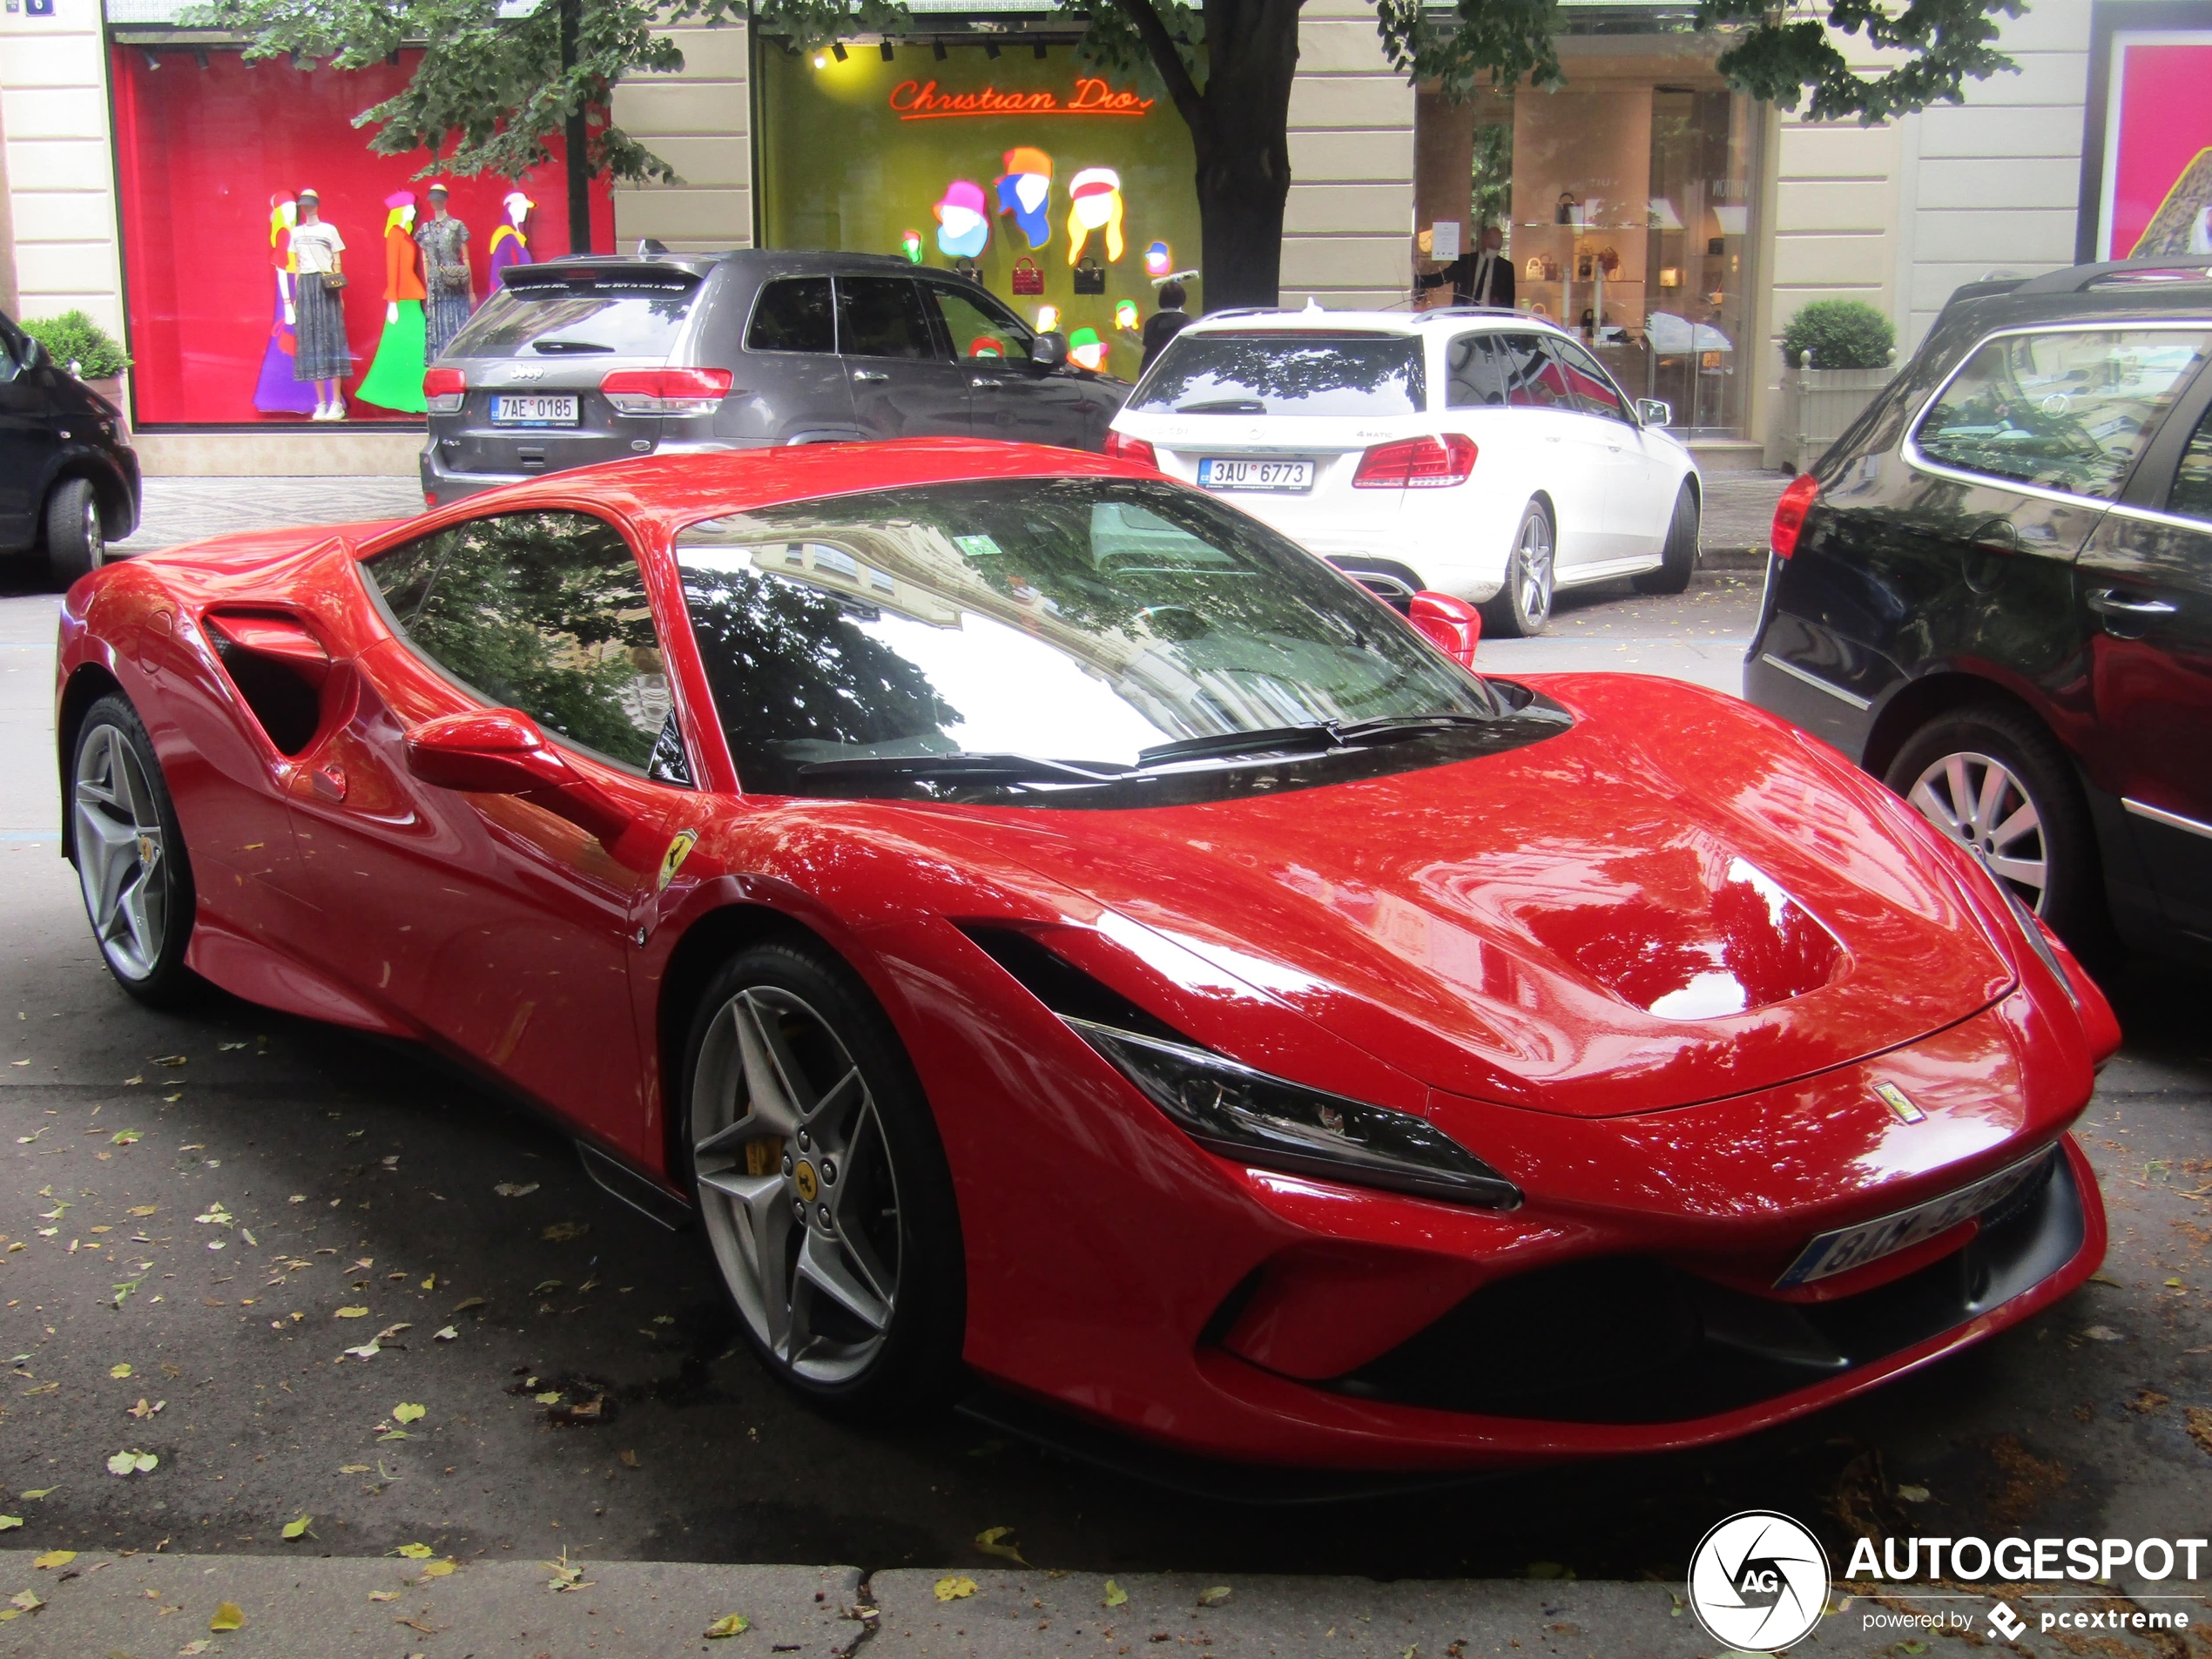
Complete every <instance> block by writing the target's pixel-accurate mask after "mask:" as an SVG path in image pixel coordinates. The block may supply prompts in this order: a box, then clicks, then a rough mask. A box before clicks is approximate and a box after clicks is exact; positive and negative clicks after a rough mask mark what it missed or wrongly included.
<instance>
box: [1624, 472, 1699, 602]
mask: <svg viewBox="0 0 2212 1659" xmlns="http://www.w3.org/2000/svg"><path fill="white" fill-rule="evenodd" d="M1696 574H1697V491H1696V489H1694V488H1692V487H1691V485H1690V482H1689V480H1688V479H1684V480H1683V486H1682V488H1681V489H1679V490H1678V491H1676V495H1675V516H1674V517H1673V518H1671V519H1670V520H1669V521H1668V523H1667V547H1666V550H1665V552H1663V553H1662V555H1661V556H1660V559H1659V568H1658V569H1657V570H1645V571H1642V572H1641V573H1640V574H1639V575H1637V576H1636V577H1635V590H1636V591H1637V592H1638V593H1681V592H1683V591H1684V590H1687V589H1688V588H1689V578H1690V577H1693V576H1695V575H1696Z"/></svg>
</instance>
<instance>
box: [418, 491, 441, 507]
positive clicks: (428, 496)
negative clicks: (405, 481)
mask: <svg viewBox="0 0 2212 1659" xmlns="http://www.w3.org/2000/svg"><path fill="white" fill-rule="evenodd" d="M422 504H423V505H424V506H425V507H435V506H436V505H437V504H438V492H437V491H436V490H435V489H426V490H424V491H423V492H422Z"/></svg>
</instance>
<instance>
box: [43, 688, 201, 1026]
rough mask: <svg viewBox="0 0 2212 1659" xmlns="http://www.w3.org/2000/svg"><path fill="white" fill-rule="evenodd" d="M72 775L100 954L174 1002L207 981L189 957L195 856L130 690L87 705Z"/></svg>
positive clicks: (165, 1001) (73, 840)
mask: <svg viewBox="0 0 2212 1659" xmlns="http://www.w3.org/2000/svg"><path fill="white" fill-rule="evenodd" d="M70 779H71V793H70V806H69V815H70V853H71V858H72V859H74V860H75V861H76V864H77V879H78V887H79V888H80V889H81V890H82V892H83V893H84V913H85V914H86V916H88V917H89V918H90V919H91V923H92V937H93V938H94V939H95V940H96V941H98V943H99V947H100V954H101V955H102V957H104V958H105V960H106V962H107V965H108V971H109V972H110V973H111V974H114V975H115V978H116V982H117V983H118V984H119V985H121V986H122V987H123V988H124V989H125V990H126V991H128V992H130V993H131V995H132V996H135V997H137V998H138V1001H141V1002H145V1003H147V1004H150V1005H151V1006H152V1007H155V1008H171V1007H174V1006H176V1005H177V1004H179V1003H180V1002H183V1001H186V1000H188V999H189V998H190V997H191V995H192V994H193V993H194V992H196V991H197V990H198V989H199V984H200V981H199V976H198V975H196V974H193V973H192V970H191V969H190V968H186V967H185V946H186V944H187V943H189V942H190V941H191V938H192V907H193V893H192V864H191V861H190V860H189V859H187V858H186V857H185V839H184V836H183V835H182V834H181V833H179V831H178V828H177V813H176V808H175V807H174V806H172V804H171V802H170V799H169V789H168V786H167V785H166V784H165V782H164V781H163V779H162V776H161V765H160V763H159V762H158V760H156V759H154V753H153V744H152V741H151V740H150V739H149V738H147V736H146V729H145V726H144V725H142V724H140V722H139V719H138V712H137V711H136V710H134V709H132V706H131V705H130V704H128V703H126V702H125V701H124V699H123V698H119V697H104V698H101V699H100V700H99V701H98V702H97V703H95V704H93V705H92V706H91V708H90V709H88V710H87V711H85V714H84V725H81V726H79V727H78V732H77V752H76V755H75V757H74V759H73V760H72V762H71V767H70Z"/></svg>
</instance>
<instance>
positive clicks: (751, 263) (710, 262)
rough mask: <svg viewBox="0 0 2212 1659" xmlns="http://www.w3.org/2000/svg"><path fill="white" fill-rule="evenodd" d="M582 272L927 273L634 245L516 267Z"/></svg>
mask: <svg viewBox="0 0 2212 1659" xmlns="http://www.w3.org/2000/svg"><path fill="white" fill-rule="evenodd" d="M579 266H580V267H583V268H586V269H589V270H592V271H604V272H610V273H616V272H638V271H656V270H659V271H665V270H670V269H675V270H681V271H688V272H691V273H692V274H694V275H698V276H704V275H705V273H708V272H709V271H711V270H713V269H715V268H716V267H717V266H727V267H729V268H730V269H732V270H734V271H741V272H745V273H752V274H758V275H760V276H764V277H766V276H789V275H809V276H812V275H818V274H822V273H829V274H835V273H838V272H840V271H852V272H870V273H884V274H889V273H900V274H904V275H908V276H919V275H928V274H933V273H932V272H931V270H930V268H929V267H928V266H916V265H914V263H913V262H912V261H911V260H905V259H902V258H900V256H899V255H897V254H895V253H838V252H834V251H832V250H829V249H824V248H771V247H739V248H731V249H729V250H727V251H726V252H724V253H669V252H667V251H666V250H665V249H663V248H661V247H659V246H658V244H653V243H640V244H639V245H638V251H637V253H567V254H563V255H562V256H561V257H560V258H559V259H557V260H539V261H537V262H536V264H535V265H531V266H520V267H516V268H517V269H521V270H523V271H526V272H528V271H558V270H563V269H574V268H577V267H579ZM934 274H935V275H938V276H941V277H944V278H946V279H947V280H951V281H959V280H961V274H960V273H959V272H957V271H936V272H934Z"/></svg>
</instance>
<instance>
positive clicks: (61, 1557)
mask: <svg viewBox="0 0 2212 1659" xmlns="http://www.w3.org/2000/svg"><path fill="white" fill-rule="evenodd" d="M76 1559H77V1552H76V1551H75V1550H73V1549H50V1550H48V1551H47V1552H46V1553H45V1554H44V1555H41V1556H40V1557H39V1558H38V1559H37V1561H33V1562H31V1565H32V1566H33V1567H36V1568H38V1570H39V1571H40V1572H42V1573H43V1572H45V1571H47V1570H49V1569H50V1568H56V1567H66V1566H68V1565H69V1564H70V1563H71V1561H75V1560H76Z"/></svg>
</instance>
